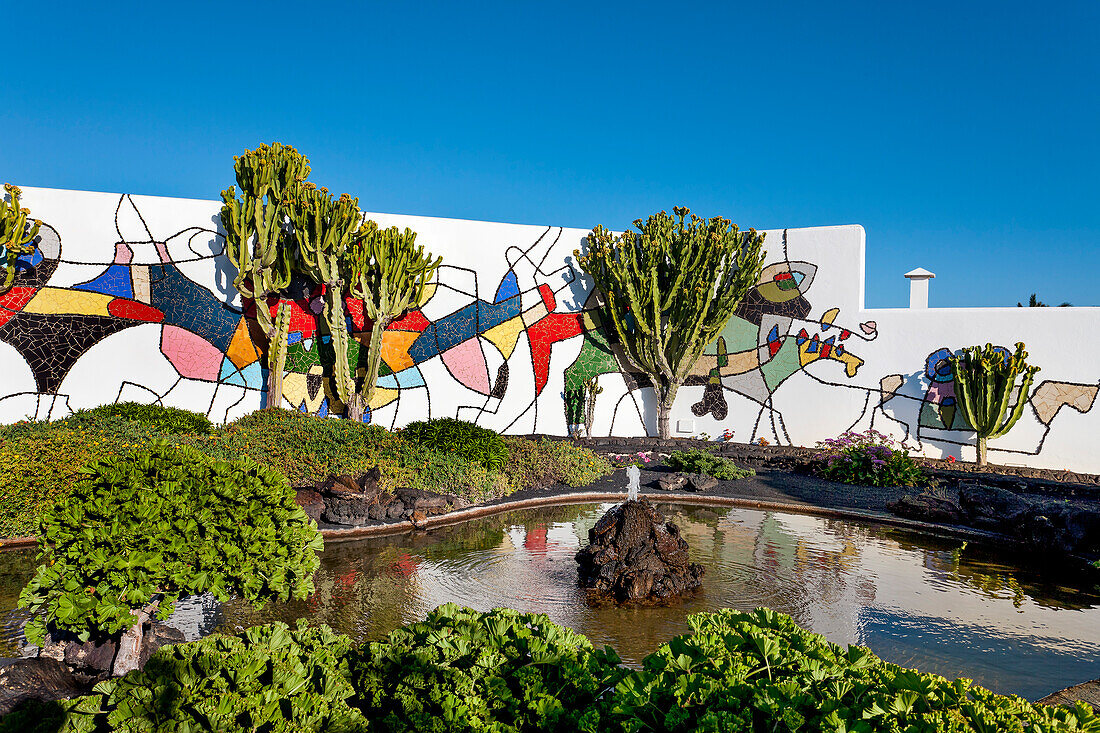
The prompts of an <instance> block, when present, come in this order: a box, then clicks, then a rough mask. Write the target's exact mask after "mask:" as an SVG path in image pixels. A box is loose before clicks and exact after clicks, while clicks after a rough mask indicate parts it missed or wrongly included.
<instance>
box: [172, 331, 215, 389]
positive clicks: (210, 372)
mask: <svg viewBox="0 0 1100 733" xmlns="http://www.w3.org/2000/svg"><path fill="white" fill-rule="evenodd" d="M160 351H161V353H162V354H164V355H165V356H166V357H167V358H168V361H170V362H171V363H172V366H174V367H175V368H176V371H177V372H179V373H180V376H182V377H185V378H187V379H202V380H204V381H207V382H216V381H218V373H219V370H220V369H221V364H222V359H223V358H224V357H225V355H224V354H222V352H220V351H218V349H217V348H216V347H215V346H214V345H213V344H211V343H210V342H209V341H207V340H206V339H204V338H202V337H201V336H198V335H196V334H194V333H192V332H191V331H188V330H187V329H184V328H179V327H178V326H165V327H164V329H163V333H162V334H161V337H160Z"/></svg>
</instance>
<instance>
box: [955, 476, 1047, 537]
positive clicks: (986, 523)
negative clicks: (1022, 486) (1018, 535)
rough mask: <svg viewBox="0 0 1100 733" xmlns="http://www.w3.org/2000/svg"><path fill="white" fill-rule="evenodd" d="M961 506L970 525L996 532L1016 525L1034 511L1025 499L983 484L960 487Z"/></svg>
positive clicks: (1005, 490)
mask: <svg viewBox="0 0 1100 733" xmlns="http://www.w3.org/2000/svg"><path fill="white" fill-rule="evenodd" d="M959 506H960V507H961V508H962V510H963V511H964V512H965V513H966V516H967V520H968V523H969V524H971V525H973V526H975V527H979V528H981V529H991V530H995V531H998V530H1001V529H1002V528H1003V527H1004V526H1005V525H1011V524H1015V523H1016V522H1017V521H1019V520H1020V519H1022V518H1023V517H1024V515H1026V514H1027V513H1028V512H1029V511H1030V510H1031V509H1032V504H1031V502H1030V501H1028V500H1027V499H1026V498H1025V497H1023V496H1020V495H1018V494H1014V493H1012V492H1011V491H1008V490H1007V489H998V488H996V487H994V486H985V485H982V484H964V485H962V486H960V487H959Z"/></svg>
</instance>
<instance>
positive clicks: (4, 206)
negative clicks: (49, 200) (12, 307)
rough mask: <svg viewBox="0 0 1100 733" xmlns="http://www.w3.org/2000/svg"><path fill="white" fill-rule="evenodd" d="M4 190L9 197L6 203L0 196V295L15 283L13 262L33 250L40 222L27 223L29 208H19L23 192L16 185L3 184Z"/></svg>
mask: <svg viewBox="0 0 1100 733" xmlns="http://www.w3.org/2000/svg"><path fill="white" fill-rule="evenodd" d="M4 192H5V193H7V194H8V196H10V197H11V203H8V202H7V200H6V199H5V197H0V262H2V263H3V265H4V279H3V280H0V295H3V294H4V293H6V292H8V291H9V290H11V287H12V285H13V284H15V262H16V260H18V259H19V258H20V257H21V256H23V255H26V254H30V253H31V252H33V251H34V238H35V237H37V236H38V228H39V227H40V226H42V222H40V221H38V220H37V219H35V220H33V221H32V222H31V223H30V224H28V223H27V222H28V220H27V217H28V216H30V213H31V212H30V210H28V209H21V208H19V196H20V194H22V193H23V192H22V191H21V190H20V189H19V187H18V186H13V185H11V184H10V183H5V184H4Z"/></svg>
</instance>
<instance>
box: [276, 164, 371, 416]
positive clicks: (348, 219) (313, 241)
mask: <svg viewBox="0 0 1100 733" xmlns="http://www.w3.org/2000/svg"><path fill="white" fill-rule="evenodd" d="M288 213H289V216H290V220H291V223H292V225H293V228H294V239H295V242H296V244H297V258H296V259H295V267H296V268H297V269H298V271H299V272H301V273H302V274H303V275H305V276H306V277H308V278H309V279H311V280H313V282H315V283H318V284H320V285H324V286H325V296H324V297H325V300H324V309H323V311H322V314H323V318H324V324H325V327H326V330H327V331H328V334H327V335H328V336H329V337H330V339H331V344H332V349H333V354H334V356H333V380H334V382H335V386H336V395H337V397H338V398H339V400H340V401H341V402H342V403H344V405H350V403H351V400H352V396H353V395H354V394H355V375H354V373H353V372H352V371H351V368H350V366H349V365H348V326H347V320H346V317H345V315H344V292H345V287H346V286H345V284H344V281H343V277H342V273H341V270H340V263H341V262H342V261H343V260H344V258H345V256H346V253H347V251H348V247H350V246H351V244H352V242H354V241H355V239H356V236H357V234H358V231H359V227H360V224H361V223H362V218H363V215H362V213H361V212H360V211H359V199H356V198H352V197H351V196H349V195H348V194H346V193H345V194H341V195H340V198H338V199H335V198H333V197H332V196H331V195H329V192H328V189H327V188H320V189H319V188H317V187H316V186H314V185H313V184H312V183H305V184H303V185H302V186H301V187H300V190H299V191H298V192H297V193H296V195H294V196H293V197H291V204H290V207H289V211H288Z"/></svg>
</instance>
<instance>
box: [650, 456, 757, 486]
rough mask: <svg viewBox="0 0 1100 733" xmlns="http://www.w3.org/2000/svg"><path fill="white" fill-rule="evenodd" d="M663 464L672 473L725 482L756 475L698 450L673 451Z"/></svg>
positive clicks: (726, 460) (724, 459) (747, 469)
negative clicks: (699, 475) (712, 478)
mask: <svg viewBox="0 0 1100 733" xmlns="http://www.w3.org/2000/svg"><path fill="white" fill-rule="evenodd" d="M665 464H666V465H668V467H669V468H671V469H672V470H673V471H683V472H684V473H705V474H706V475H708V476H713V477H714V478H717V479H722V480H725V481H733V480H735V479H740V478H748V477H749V476H755V475H756V471H754V470H752V469H751V468H738V467H737V464H736V463H734V462H733V461H731V460H729V459H728V458H722V457H721V456H716V455H714V454H713V453H711V452H709V451H705V450H699V449H698V448H696V449H694V450H690V451H673V452H672V453H671V454H670V455H669V457H668V458H666V459H665Z"/></svg>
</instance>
